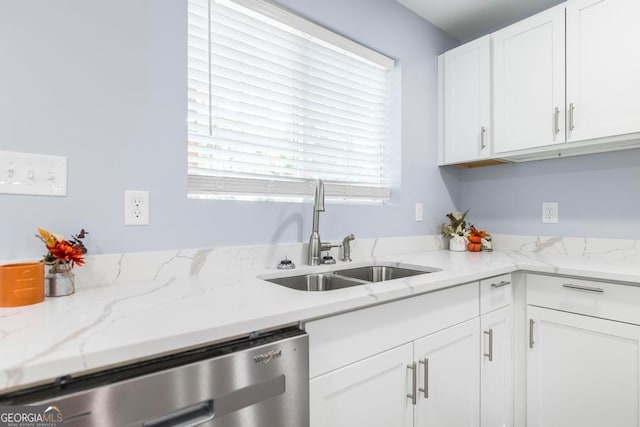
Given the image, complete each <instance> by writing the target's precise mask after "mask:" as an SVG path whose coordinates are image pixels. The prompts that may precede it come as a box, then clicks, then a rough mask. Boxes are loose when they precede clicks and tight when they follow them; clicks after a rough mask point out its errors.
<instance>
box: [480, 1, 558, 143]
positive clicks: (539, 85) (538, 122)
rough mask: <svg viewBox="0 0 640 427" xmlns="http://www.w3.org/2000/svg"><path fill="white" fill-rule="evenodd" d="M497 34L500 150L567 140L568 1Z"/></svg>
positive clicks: (496, 125) (496, 100)
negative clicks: (565, 5) (565, 29)
mask: <svg viewBox="0 0 640 427" xmlns="http://www.w3.org/2000/svg"><path fill="white" fill-rule="evenodd" d="M492 37H493V65H494V68H493V73H494V74H493V75H494V81H493V83H494V100H493V101H494V142H493V144H494V152H495V154H496V155H498V154H499V153H501V152H509V151H516V150H524V149H529V148H535V147H543V146H547V145H551V144H557V143H562V142H565V130H564V129H565V128H564V109H565V100H564V91H565V84H564V79H565V67H564V61H565V57H564V54H565V49H564V5H560V6H556V7H554V8H551V9H549V10H546V11H544V12H542V13H539V14H537V15H534V16H532V17H531V18H528V19H525V20H523V21H520V22H518V23H516V24H513V25H511V26H509V27H507V28H505V29H503V30H500V31H497V32H495V33H493V35H492Z"/></svg>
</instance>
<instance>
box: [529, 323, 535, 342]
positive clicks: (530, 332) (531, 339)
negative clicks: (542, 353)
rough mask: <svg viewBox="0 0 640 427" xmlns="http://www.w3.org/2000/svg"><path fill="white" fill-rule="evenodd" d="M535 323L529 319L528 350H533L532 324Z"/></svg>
mask: <svg viewBox="0 0 640 427" xmlns="http://www.w3.org/2000/svg"><path fill="white" fill-rule="evenodd" d="M534 323H536V322H534V321H533V319H529V348H533V344H535V342H534V341H533V324H534Z"/></svg>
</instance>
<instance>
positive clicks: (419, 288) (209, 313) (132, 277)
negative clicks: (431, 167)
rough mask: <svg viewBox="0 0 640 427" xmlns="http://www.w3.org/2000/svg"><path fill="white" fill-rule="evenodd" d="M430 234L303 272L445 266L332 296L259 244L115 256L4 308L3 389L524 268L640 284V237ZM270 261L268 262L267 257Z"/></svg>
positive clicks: (0, 319) (0, 341)
mask: <svg viewBox="0 0 640 427" xmlns="http://www.w3.org/2000/svg"><path fill="white" fill-rule="evenodd" d="M421 239H427V240H419V241H417V240H416V241H414V242H413V243H414V244H409V245H403V247H405V248H410V249H411V250H412V252H410V253H405V254H395V255H394V254H391V252H392V251H387V252H388V253H385V250H384V248H383V245H382V244H380V245H379V246H380V247H378V250H377V252H376V251H375V250H374V249H376V245H377V244H378V243H377V241H373V243H372V244H370V245H369V246H367V244H366V243H363V244H362V248H363V249H364V247H365V246H366V250H363V251H360V252H361V253H360V255H359V256H358V257H357V258H358V259H357V260H356V261H354V262H352V263H341V262H339V263H338V264H337V265H335V266H331V267H327V266H321V267H308V266H299V267H298V268H297V269H296V270H295V272H296V273H297V274H303V273H306V272H311V271H322V270H327V269H328V268H329V269H338V268H344V267H357V266H359V265H362V264H364V263H370V262H378V263H379V262H398V263H403V264H412V265H420V266H429V267H437V268H440V269H442V270H441V271H438V272H435V273H431V274H427V275H420V276H415V277H411V278H406V279H396V280H393V281H387V282H382V283H376V284H371V285H362V286H355V287H352V288H346V289H340V290H335V291H330V292H301V291H296V290H291V289H288V288H285V287H282V286H279V285H275V284H272V283H269V282H265V281H263V280H260V279H258V278H257V276H259V275H267V276H274V275H277V274H278V273H279V271H278V270H276V269H275V268H264V266H260V265H261V264H264V263H263V262H262V260H263V258H264V257H263V258H260V256H258V253H257V252H254V253H253V254H248V255H247V253H246V251H248V249H244V250H240V249H237V248H234V249H232V250H231V252H229V253H227V256H228V257H230V258H228V259H234V260H235V264H234V265H229V263H225V260H224V257H222V258H223V259H222V260H221V261H219V263H218V264H217V265H213V264H212V263H206V262H205V261H204V260H205V259H207V258H208V257H209V256H210V255H211V252H215V250H208V251H202V250H200V251H191V252H188V251H180V252H178V253H177V254H172V255H171V257H170V258H168V259H167V260H165V261H163V262H160V263H159V264H158V265H156V266H155V267H154V268H149V269H148V273H149V274H148V275H147V277H146V278H144V277H143V276H142V275H141V276H140V277H137V274H138V272H139V271H141V270H145V268H146V267H145V263H144V262H143V260H142V259H136V260H135V261H136V262H134V263H132V266H133V267H131V268H130V271H132V272H135V274H129V275H128V276H127V278H126V280H125V279H123V277H124V274H123V270H124V269H125V265H124V264H126V259H124V258H123V257H124V256H122V255H121V256H114V257H115V258H112V259H111V261H115V262H112V263H111V264H112V268H114V269H116V270H117V271H116V270H113V271H111V270H110V269H109V268H107V267H96V268H95V269H94V270H93V274H98V273H100V277H110V279H109V280H105V281H104V282H96V283H95V284H94V285H92V286H86V287H82V286H78V291H77V292H76V293H75V294H74V295H71V296H68V297H61V298H47V299H46V300H45V302H43V303H39V304H35V305H31V306H25V307H18V308H0V393H2V392H6V391H8V390H12V389H15V388H20V387H22V386H25V385H29V384H34V383H38V382H42V381H46V380H50V379H53V378H56V377H59V376H62V375H68V374H74V373H80V372H85V371H89V370H96V369H100V368H104V367H107V366H110V365H114V364H121V363H124V362H127V361H132V360H136V359H140V358H146V357H150V356H153V355H155V354H160V353H166V352H171V351H175V350H179V349H184V348H187V347H190V346H196V345H202V344H205V343H211V342H216V341H221V340H225V339H228V338H231V337H234V336H240V335H246V334H248V333H250V332H252V331H258V330H263V329H268V328H273V327H278V326H281V325H287V324H292V323H296V322H299V321H303V320H309V319H314V318H318V317H324V316H330V315H332V314H336V313H340V312H343V311H348V310H354V309H358V308H362V307H366V306H369V305H373V304H379V303H383V302H387V301H392V300H395V299H399V298H405V297H410V296H412V295H417V294H422V293H426V292H431V291H434V290H437V289H443V288H446V287H450V286H454V285H458V284H462V283H467V282H472V281H476V280H479V279H483V278H488V277H492V276H497V275H500V274H504V273H510V272H513V271H518V270H527V271H535V272H542V273H555V274H563V275H573V276H581V277H588V278H594V279H602V280H610V281H622V282H631V283H636V284H640V244H638V242H636V241H607V240H597V241H595V240H593V239H555V238H536V237H518V236H514V237H511V236H505V237H503V238H500V239H495V240H496V242H500V244H501V246H502V247H504V248H506V250H501V251H494V252H482V253H468V252H467V253H458V252H450V251H448V250H442V249H438V247H437V246H438V244H434V243H433V242H434V241H435V240H434V238H433V237H425V238H421ZM554 239H555V240H554ZM425 242H426V243H425ZM593 242H595V243H593ZM396 243H397V242H396ZM265 250H266V251H267V252H269V257H270V259H271V258H274V257H275V258H276V259H279V258H280V257H282V256H281V253H280V252H278V251H275V252H274V251H273V250H272V249H265ZM282 250H284V251H285V252H287V251H288V253H289V254H292V253H293V254H295V253H298V257H295V256H294V257H293V258H295V259H298V261H299V258H300V256H299V255H300V254H299V252H300V248H298V247H296V246H295V245H292V246H290V247H287V248H284V249H282ZM356 252H358V251H356ZM104 257H105V258H106V257H108V256H104ZM258 258H260V259H261V261H260V262H255V259H258ZM172 263H174V264H175V263H184V265H182V264H180V265H182V267H184V268H186V269H188V270H189V272H190V274H184V275H180V274H172V273H175V272H176V269H175V268H173V269H172V268H167V266H170V265H172ZM96 264H98V263H96ZM268 265H272V264H268ZM134 267H135V268H134ZM98 270H100V271H98ZM196 273H197V274H196ZM284 274H288V273H284ZM85 280H86V278H85Z"/></svg>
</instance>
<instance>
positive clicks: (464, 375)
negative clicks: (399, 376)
mask: <svg viewBox="0 0 640 427" xmlns="http://www.w3.org/2000/svg"><path fill="white" fill-rule="evenodd" d="M414 348H415V350H414V351H415V358H416V361H418V362H421V363H419V364H418V384H419V388H420V389H421V391H419V393H418V402H417V405H416V408H415V420H416V422H415V425H416V427H422V426H447V427H476V426H479V424H480V420H479V418H480V407H479V406H480V396H479V391H480V363H479V361H478V357H479V354H480V319H478V318H476V319H473V320H469V321H467V322H465V323H461V324H459V325H456V326H453V327H451V328H448V329H445V330H443V331H440V332H437V333H435V334H433V335H429V336H427V337H425V338H422V339H420V340H418V341H416V342H415V347H414ZM359 425H366V424H359Z"/></svg>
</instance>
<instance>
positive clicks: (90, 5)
mask: <svg viewBox="0 0 640 427" xmlns="http://www.w3.org/2000/svg"><path fill="white" fill-rule="evenodd" d="M280 3H282V4H284V5H286V6H287V7H290V8H291V9H293V10H294V11H297V12H299V13H301V14H302V15H305V16H307V17H309V18H311V19H313V20H315V21H317V22H319V23H321V24H324V25H326V26H328V27H330V28H332V29H334V30H336V31H338V32H340V33H342V34H344V35H346V36H348V37H351V38H353V39H354V40H357V41H359V42H361V43H363V44H365V45H367V46H369V47H371V48H374V49H376V50H379V51H381V52H383V53H385V54H387V55H389V56H391V57H393V58H395V59H397V60H398V63H399V65H400V66H401V67H402V130H401V131H402V147H401V149H402V187H401V189H400V190H399V191H396V193H395V195H394V199H393V203H392V204H391V205H387V206H354V205H345V204H328V205H327V212H326V213H324V214H322V218H321V235H322V237H323V238H324V239H334V240H335V239H339V238H342V237H343V236H344V235H346V234H347V233H350V232H353V233H355V234H356V236H357V237H379V236H397V235H414V234H431V233H435V232H437V224H438V223H439V222H441V220H442V217H443V214H444V213H445V212H448V211H450V210H452V209H453V207H454V205H455V204H458V203H459V201H460V198H459V196H460V194H459V192H460V179H459V177H460V171H456V170H453V169H448V168H446V169H439V168H438V167H437V166H436V158H437V156H436V128H437V126H436V109H437V90H436V89H437V60H436V57H437V54H439V53H441V52H443V51H445V50H447V49H449V48H451V47H453V46H454V45H455V42H454V41H453V40H452V39H451V38H449V37H448V36H446V35H445V34H444V33H442V32H441V31H440V30H438V29H436V28H434V27H433V26H431V25H429V24H427V23H425V22H424V21H423V20H421V19H420V18H418V17H417V16H416V15H414V14H413V13H411V12H409V11H408V10H407V9H405V8H404V7H402V6H400V5H399V4H398V3H396V2H395V1H394V0H348V1H347V0H322V1H317V0H282V1H281V2H280ZM0 58H2V66H1V67H0V93H1V94H2V95H1V96H0V150H8V151H20V152H32V153H41V154H52V155H62V156H67V157H68V162H69V163H68V164H69V176H68V178H69V181H68V182H69V184H68V197H66V198H49V197H29V196H9V195H0V239H1V243H0V259H12V258H35V257H38V256H39V255H41V254H42V253H43V250H42V247H41V244H40V243H39V242H38V241H36V239H35V238H34V237H33V235H34V232H35V229H36V227H38V226H41V227H45V228H48V229H50V230H51V231H54V232H60V233H66V234H69V233H72V232H76V231H78V229H79V228H80V227H84V228H86V229H88V230H89V231H90V233H91V234H90V237H89V240H88V245H89V247H90V249H91V250H92V251H93V252H94V253H113V252H121V251H140V250H156V249H169V248H182V247H207V246H214V245H238V244H256V243H272V242H298V241H306V240H307V238H308V235H309V230H310V227H311V224H310V220H311V215H310V211H311V206H310V204H308V203H305V204H283V203H249V202H242V203H241V202H224V201H202V200H188V199H187V197H186V183H187V177H186V148H185V138H186V122H185V118H186V0H179V1H178V0H171V1H158V0H109V1H105V0H58V1H50V0H29V1H3V2H0ZM125 189H132V190H149V191H150V197H151V202H150V206H151V215H150V217H151V225H150V226H148V227H125V226H124V225H123V213H122V211H123V207H122V205H123V192H124V190H125ZM415 202H422V203H424V217H425V220H424V222H415V221H414V203H415Z"/></svg>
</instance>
